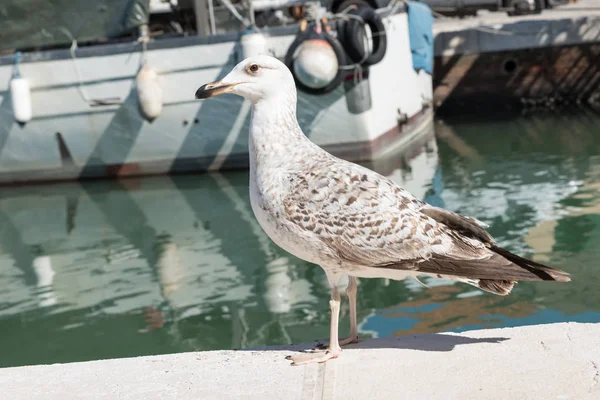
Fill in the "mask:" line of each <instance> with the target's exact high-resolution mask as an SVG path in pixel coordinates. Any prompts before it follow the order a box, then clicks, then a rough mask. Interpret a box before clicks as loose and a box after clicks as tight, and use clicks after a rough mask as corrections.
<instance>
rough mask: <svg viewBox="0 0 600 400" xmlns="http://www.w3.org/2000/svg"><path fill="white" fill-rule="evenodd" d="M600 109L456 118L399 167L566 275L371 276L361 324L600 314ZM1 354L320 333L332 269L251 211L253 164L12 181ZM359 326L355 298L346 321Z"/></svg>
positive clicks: (103, 350) (393, 328)
mask: <svg viewBox="0 0 600 400" xmlns="http://www.w3.org/2000/svg"><path fill="white" fill-rule="evenodd" d="M599 127H600V115H599V114H597V113H595V112H593V111H590V110H577V111H569V112H565V113H538V114H534V115H529V116H523V117H518V118H516V117H511V118H504V117H502V118H486V119H485V120H481V121H477V120H470V121H466V120H460V119H457V120H446V121H438V122H437V123H436V126H435V130H436V138H435V139H434V140H432V141H431V142H430V143H427V145H426V146H425V147H424V150H423V151H422V152H421V153H420V154H419V155H418V156H416V157H412V158H407V159H406V160H405V161H403V162H402V163H400V164H399V165H400V166H399V167H397V168H394V169H393V170H386V171H385V174H386V175H387V176H390V177H391V178H392V179H394V180H395V181H396V182H398V183H399V184H402V185H404V186H405V187H406V188H407V189H409V190H410V191H412V192H413V193H414V194H415V195H417V196H419V197H421V198H423V199H425V200H426V201H428V202H430V203H431V204H433V205H436V206H441V207H444V208H447V209H449V210H452V211H456V212H459V213H462V214H464V215H470V216H474V217H476V218H478V219H480V220H482V221H484V222H487V223H488V224H489V225H490V228H489V231H490V233H491V234H492V235H493V236H494V237H495V238H496V240H497V241H498V242H499V244H500V245H501V246H504V247H506V248H508V249H509V250H511V251H514V252H517V253H519V254H521V255H524V256H527V257H530V258H533V259H534V260H536V261H539V262H543V263H547V264H549V265H552V266H555V267H557V268H560V269H563V270H565V271H567V272H569V273H571V275H572V282H570V283H566V284H565V283H552V282H539V283H519V284H518V285H516V287H515V289H514V290H513V293H512V294H511V295H509V296H506V297H501V296H495V295H492V294H489V293H484V292H482V291H480V290H478V289H476V288H474V287H472V286H469V285H465V284H457V283H452V282H448V281H444V280H440V279H433V278H427V277H425V278H423V279H422V280H421V281H422V283H419V282H417V281H414V280H410V279H409V280H406V281H402V282H397V281H387V280H384V279H361V280H360V281H359V288H358V320H359V324H360V325H359V335H360V336H361V337H384V336H391V335H397V336H402V335H410V334H414V333H425V332H441V331H464V330H470V329H477V328H490V327H506V326H518V325H530V324H540V323H550V322H559V321H581V322H599V321H600V292H599V291H598V290H597V288H598V287H599V283H600V282H599V280H600V274H599V273H598V269H599V268H600V265H599V262H598V260H599V259H600V246H599V244H600V129H599ZM0 288H1V290H0V327H1V328H0V367H7V366H19V365H31V364H45V363H57V362H72V361H83V360H95V359H106V358H116V357H131V356H139V355H151V354H163V353H176V352H187V351H201V350H213V349H234V348H248V347H260V346H265V345H277V344H288V343H307V342H308V343H310V342H312V341H314V340H316V339H323V338H326V337H327V336H328V332H329V288H328V284H327V281H326V279H325V275H324V273H323V271H322V270H321V269H320V268H319V267H317V266H314V265H312V264H309V263H306V262H304V261H301V260H299V259H297V258H295V257H293V256H291V255H289V254H288V253H286V252H284V251H283V250H281V249H279V248H278V247H277V246H276V245H275V244H274V243H273V242H271V240H270V239H269V238H268V237H267V236H266V234H265V233H264V232H263V231H262V230H261V228H260V226H259V225H258V223H257V222H256V220H255V218H254V215H253V213H252V209H251V207H250V202H249V197H248V174H247V171H237V172H224V173H214V174H197V175H181V176H163V177H151V178H143V179H128V180H121V181H111V180H101V181H88V182H86V181H80V182H69V183H60V184H52V185H40V186H15V187H4V188H2V190H0ZM348 325H349V316H348V308H347V303H346V298H345V297H343V299H342V309H341V320H340V337H345V335H346V334H347V330H348Z"/></svg>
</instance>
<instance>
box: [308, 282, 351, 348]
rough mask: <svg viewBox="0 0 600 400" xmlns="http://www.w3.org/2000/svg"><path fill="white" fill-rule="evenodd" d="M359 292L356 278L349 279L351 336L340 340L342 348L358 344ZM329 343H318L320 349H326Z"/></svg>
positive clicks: (347, 288)
mask: <svg viewBox="0 0 600 400" xmlns="http://www.w3.org/2000/svg"><path fill="white" fill-rule="evenodd" d="M357 292H358V286H357V284H356V278H355V277H353V276H350V277H348V286H347V287H346V294H347V295H348V302H349V305H350V335H349V336H348V337H347V338H345V339H342V340H340V346H345V345H347V344H350V343H358V328H357V321H356V293H357ZM328 345H329V343H321V342H317V347H318V348H326V347H327V346H328Z"/></svg>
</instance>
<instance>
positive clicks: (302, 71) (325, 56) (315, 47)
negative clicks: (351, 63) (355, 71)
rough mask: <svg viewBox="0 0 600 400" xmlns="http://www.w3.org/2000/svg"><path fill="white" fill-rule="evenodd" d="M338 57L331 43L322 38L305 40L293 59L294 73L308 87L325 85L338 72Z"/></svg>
mask: <svg viewBox="0 0 600 400" xmlns="http://www.w3.org/2000/svg"><path fill="white" fill-rule="evenodd" d="M338 67H339V63H338V59H337V57H336V55H335V51H334V50H333V48H332V47H331V45H330V44H329V43H328V42H327V41H326V40H323V39H311V40H306V41H305V42H303V43H302V44H301V45H300V48H299V49H298V53H297V56H296V59H295V60H294V73H295V74H296V77H297V78H298V80H300V81H301V82H302V83H303V84H305V85H306V86H308V87H311V88H314V89H318V88H322V87H325V86H327V85H328V84H329V83H330V82H332V81H333V79H334V78H335V77H336V75H337V73H338Z"/></svg>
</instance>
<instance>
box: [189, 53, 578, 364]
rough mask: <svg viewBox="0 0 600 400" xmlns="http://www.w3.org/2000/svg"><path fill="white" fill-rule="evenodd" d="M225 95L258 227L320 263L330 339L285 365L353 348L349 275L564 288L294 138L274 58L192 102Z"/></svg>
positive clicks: (545, 271) (555, 275)
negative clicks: (244, 104)
mask: <svg viewBox="0 0 600 400" xmlns="http://www.w3.org/2000/svg"><path fill="white" fill-rule="evenodd" d="M224 93H233V94H236V95H238V96H241V97H243V98H245V99H247V100H249V101H250V103H251V105H252V118H251V123H250V138H249V144H248V146H249V153H250V201H251V205H252V210H253V212H254V215H255V217H256V219H257V220H258V223H259V224H260V226H261V227H262V229H263V230H264V231H265V232H266V234H267V235H268V236H269V237H270V238H271V240H273V242H275V243H276V244H277V245H278V246H279V247H281V248H282V249H284V250H285V251H287V252H289V253H291V254H293V255H294V256H296V257H298V258H300V259H303V260H305V261H308V262H310V263H313V264H316V265H319V266H320V267H321V268H322V269H323V270H324V271H325V274H326V276H327V280H328V282H329V285H330V288H331V299H330V301H329V307H330V309H331V320H330V337H329V341H328V343H324V345H323V346H321V348H314V349H309V350H306V351H303V352H298V353H297V354H294V355H291V356H288V357H286V358H287V359H288V360H291V361H292V365H302V364H308V363H320V362H325V361H327V360H330V359H334V358H337V357H339V356H340V354H341V351H342V349H341V346H344V345H347V344H350V343H356V342H358V330H357V320H356V296H357V281H356V278H388V279H394V280H403V279H405V278H407V277H412V278H415V279H418V276H420V275H429V276H435V277H438V278H444V279H450V280H454V281H458V282H463V283H466V284H469V285H472V286H475V287H477V288H479V289H482V290H484V291H487V292H491V293H494V294H497V295H507V294H509V293H510V292H511V290H512V288H513V286H514V285H515V284H516V283H517V281H558V282H568V281H570V280H571V279H570V276H569V274H568V273H566V272H564V271H561V270H558V269H555V268H552V267H548V266H546V265H542V264H540V263H537V262H534V261H532V260H528V259H526V258H523V257H520V256H518V255H516V254H513V253H511V252H509V251H508V250H505V249H503V248H501V247H498V246H497V245H496V243H495V241H494V239H493V238H492V237H491V236H490V234H489V233H488V232H487V231H486V229H485V228H487V227H488V226H487V225H486V224H484V223H483V222H481V221H479V220H477V219H475V218H473V217H467V216H463V215H460V214H457V213H453V212H450V211H447V210H445V209H442V208H438V207H434V206H432V205H430V204H428V203H426V202H424V201H422V200H419V199H417V198H416V197H414V196H413V195H412V194H411V193H409V192H408V191H406V190H405V189H403V188H402V187H399V186H398V185H396V183H394V182H393V181H392V180H390V179H389V178H387V177H385V176H382V175H380V174H378V173H376V172H374V171H372V170H370V169H368V168H365V167H363V166H360V165H358V164H354V163H351V162H348V161H345V160H342V159H340V158H338V157H335V156H333V155H332V154H330V153H328V152H327V151H325V150H323V149H322V148H320V147H319V146H317V145H316V144H315V143H313V142H312V141H311V140H309V139H308V138H307V136H306V135H305V134H304V133H303V132H302V129H301V128H300V126H299V125H298V121H297V119H296V104H297V97H296V87H295V83H294V78H293V76H292V74H291V72H290V70H289V69H288V68H287V67H286V65H285V64H284V63H282V62H281V61H279V60H278V59H277V58H274V57H271V56H266V55H260V56H255V57H249V58H246V59H245V60H243V61H241V62H240V63H239V64H237V65H236V66H235V67H234V68H233V70H231V72H230V73H229V74H227V75H226V76H225V77H224V78H223V79H220V80H217V81H215V82H212V83H207V84H205V85H203V86H201V87H200V88H199V89H198V90H197V91H196V99H207V98H210V97H214V96H217V95H221V94H224ZM344 276H347V277H348V285H347V288H346V294H347V296H348V302H349V306H350V335H349V336H348V337H347V338H345V339H342V340H339V338H338V321H339V311H340V293H339V290H338V282H339V281H340V279H341V278H342V277H344Z"/></svg>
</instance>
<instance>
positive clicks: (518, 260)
mask: <svg viewBox="0 0 600 400" xmlns="http://www.w3.org/2000/svg"><path fill="white" fill-rule="evenodd" d="M490 249H491V250H492V251H493V252H495V253H497V254H499V255H501V256H502V257H504V258H506V259H507V260H509V261H511V262H512V263H514V264H516V265H518V266H519V267H521V268H525V269H526V270H527V271H529V272H531V273H532V274H534V275H536V276H537V277H538V278H539V279H540V280H543V281H557V282H569V281H571V277H570V275H569V274H568V273H567V272H565V271H561V270H560V269H556V268H552V267H549V266H547V265H544V264H540V263H538V262H535V261H532V260H528V259H526V258H523V257H521V256H518V255H516V254H514V253H511V252H510V251H508V250H506V249H503V248H501V247H498V246H496V245H492V246H490Z"/></svg>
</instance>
